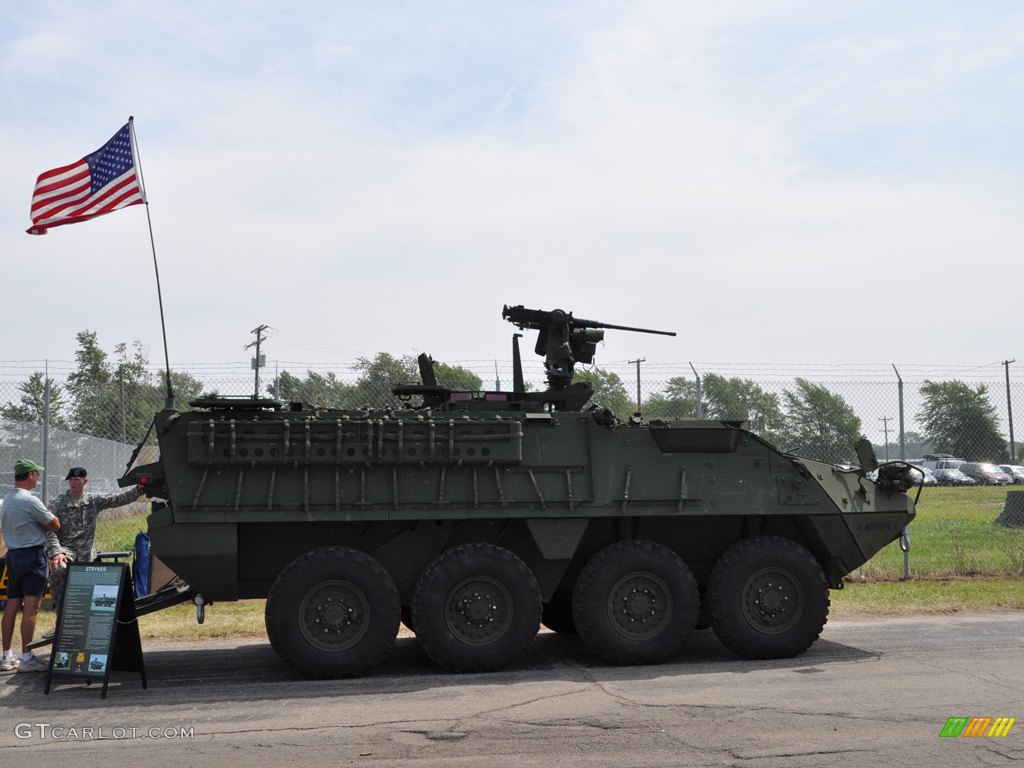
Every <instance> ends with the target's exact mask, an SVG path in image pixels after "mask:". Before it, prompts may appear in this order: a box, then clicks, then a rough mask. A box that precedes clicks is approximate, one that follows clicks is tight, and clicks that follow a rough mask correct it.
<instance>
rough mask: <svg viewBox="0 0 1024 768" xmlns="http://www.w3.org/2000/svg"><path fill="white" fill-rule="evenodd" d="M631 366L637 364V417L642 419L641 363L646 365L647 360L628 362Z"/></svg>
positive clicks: (642, 358)
mask: <svg viewBox="0 0 1024 768" xmlns="http://www.w3.org/2000/svg"><path fill="white" fill-rule="evenodd" d="M626 362H628V363H629V364H630V365H633V363H636V417H637V418H638V419H639V418H640V363H646V362H647V358H646V357H641V358H640V359H638V360H627V361H626Z"/></svg>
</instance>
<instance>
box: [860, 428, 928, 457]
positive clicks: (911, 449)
mask: <svg viewBox="0 0 1024 768" xmlns="http://www.w3.org/2000/svg"><path fill="white" fill-rule="evenodd" d="M889 434H890V435H891V434H892V429H891V428H890V430H889ZM872 447H873V448H874V449H875V456H877V457H878V460H879V461H884V460H885V457H886V447H887V446H885V445H874V444H873V445H872ZM903 447H904V449H905V451H906V458H907V459H920V458H922V457H923V456H924V455H925V454H928V453H935V447H934V446H933V445H932V444H931V441H929V440H928V438H926V437H925V436H924V435H922V434H921V433H920V432H914V431H910V432H907V433H906V434H905V435H904V436H903ZM888 449H889V451H888V456H889V460H890V461H894V460H896V459H898V458H899V457H900V440H899V434H898V433H897V435H896V438H895V440H890V441H889V445H888Z"/></svg>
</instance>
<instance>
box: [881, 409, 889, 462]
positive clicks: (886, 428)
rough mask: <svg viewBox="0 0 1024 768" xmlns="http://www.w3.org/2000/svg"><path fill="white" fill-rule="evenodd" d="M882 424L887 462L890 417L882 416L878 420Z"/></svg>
mask: <svg viewBox="0 0 1024 768" xmlns="http://www.w3.org/2000/svg"><path fill="white" fill-rule="evenodd" d="M878 420H879V421H880V422H882V429H883V430H884V431H885V460H886V461H888V460H889V422H890V421H892V416H882V417H880V418H879V419H878Z"/></svg>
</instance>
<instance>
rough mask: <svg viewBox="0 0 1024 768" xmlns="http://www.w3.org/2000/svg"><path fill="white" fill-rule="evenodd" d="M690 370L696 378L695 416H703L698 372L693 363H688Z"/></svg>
mask: <svg viewBox="0 0 1024 768" xmlns="http://www.w3.org/2000/svg"><path fill="white" fill-rule="evenodd" d="M690 370H691V371H693V376H694V378H695V379H697V418H698V419H700V418H703V417H704V407H703V405H701V394H700V374H699V373H697V369H696V368H694V367H693V363H690Z"/></svg>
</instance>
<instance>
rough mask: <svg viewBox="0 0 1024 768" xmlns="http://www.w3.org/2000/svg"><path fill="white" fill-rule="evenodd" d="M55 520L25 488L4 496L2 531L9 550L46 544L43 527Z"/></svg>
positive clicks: (1, 509)
mask: <svg viewBox="0 0 1024 768" xmlns="http://www.w3.org/2000/svg"><path fill="white" fill-rule="evenodd" d="M55 519H56V516H55V515H53V514H51V513H50V512H49V511H48V510H47V509H46V507H45V506H43V502H41V501H40V500H39V499H38V498H36V497H35V496H33V495H32V494H31V493H29V492H28V491H26V490H25V489H24V488H15V489H14V490H13V491H11V492H10V493H8V494H7V495H6V496H4V505H3V507H2V508H0V530H2V531H3V534H4V541H5V542H6V543H7V548H8V549H21V548H22V547H35V546H38V545H40V544H45V543H46V534H45V533H44V532H43V526H44V525H49V524H50V523H51V522H52V521H53V520H55Z"/></svg>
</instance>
